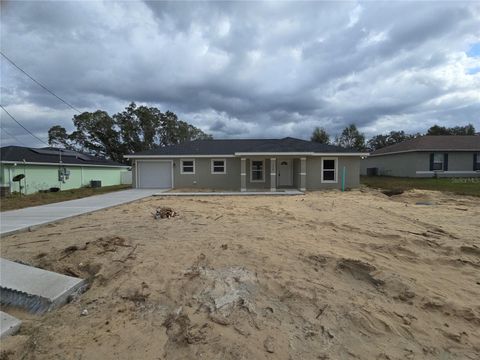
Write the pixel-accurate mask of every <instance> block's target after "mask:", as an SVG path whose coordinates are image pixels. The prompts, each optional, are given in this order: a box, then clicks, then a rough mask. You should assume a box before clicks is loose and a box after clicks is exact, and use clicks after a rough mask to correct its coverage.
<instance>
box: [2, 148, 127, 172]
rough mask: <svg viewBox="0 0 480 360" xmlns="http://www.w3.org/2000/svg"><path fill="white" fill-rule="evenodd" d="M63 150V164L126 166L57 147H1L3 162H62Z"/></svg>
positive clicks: (55, 163) (56, 163)
mask: <svg viewBox="0 0 480 360" xmlns="http://www.w3.org/2000/svg"><path fill="white" fill-rule="evenodd" d="M60 151H61V152H62V164H65V165H83V166H118V167H120V166H126V165H124V164H120V163H118V162H115V161H111V160H108V159H105V158H101V157H95V156H91V155H87V154H83V153H80V152H77V151H71V150H65V149H57V148H49V147H46V148H38V149H37V148H28V147H23V146H4V147H2V148H0V161H1V162H20V163H21V162H23V160H25V162H27V163H40V164H54V165H58V164H59V163H60V155H59V152H60Z"/></svg>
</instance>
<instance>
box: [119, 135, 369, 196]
mask: <svg viewBox="0 0 480 360" xmlns="http://www.w3.org/2000/svg"><path fill="white" fill-rule="evenodd" d="M366 155H367V154H363V153H358V152H355V151H353V150H350V149H345V148H342V147H338V146H332V145H325V144H319V143H315V142H311V141H305V140H300V139H294V138H284V139H248V140H196V141H190V142H185V143H182V144H178V145H172V146H166V147H161V148H157V149H154V150H149V151H144V152H139V153H135V154H132V155H126V156H125V157H126V158H128V159H130V160H131V161H132V167H133V186H134V187H137V188H208V189H219V190H237V191H238V190H241V191H247V190H270V191H277V189H282V188H287V189H288V188H292V189H293V188H296V189H299V190H301V191H304V190H307V189H308V190H314V189H327V188H341V187H342V183H343V184H344V186H345V188H352V187H355V186H358V185H359V182H360V159H361V157H362V156H366Z"/></svg>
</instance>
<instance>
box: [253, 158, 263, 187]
mask: <svg viewBox="0 0 480 360" xmlns="http://www.w3.org/2000/svg"><path fill="white" fill-rule="evenodd" d="M254 161H260V162H261V163H262V180H252V174H253V171H252V166H253V162H254ZM265 175H266V174H265V160H264V159H262V160H250V182H251V183H264V182H265V178H266V176H265Z"/></svg>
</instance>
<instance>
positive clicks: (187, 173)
mask: <svg viewBox="0 0 480 360" xmlns="http://www.w3.org/2000/svg"><path fill="white" fill-rule="evenodd" d="M184 161H191V162H193V172H188V171H187V172H185V171H183V162H184ZM180 174H182V175H195V159H180Z"/></svg>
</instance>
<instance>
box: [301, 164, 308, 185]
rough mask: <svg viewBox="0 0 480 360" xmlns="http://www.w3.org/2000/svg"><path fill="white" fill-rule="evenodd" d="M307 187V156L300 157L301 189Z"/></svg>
mask: <svg viewBox="0 0 480 360" xmlns="http://www.w3.org/2000/svg"><path fill="white" fill-rule="evenodd" d="M306 189H307V158H300V191H305V190H306Z"/></svg>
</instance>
